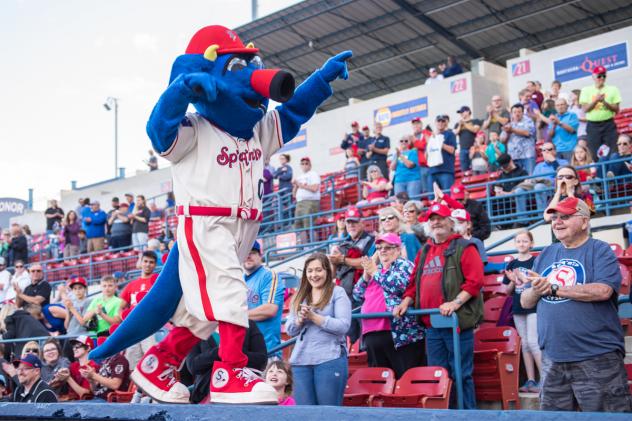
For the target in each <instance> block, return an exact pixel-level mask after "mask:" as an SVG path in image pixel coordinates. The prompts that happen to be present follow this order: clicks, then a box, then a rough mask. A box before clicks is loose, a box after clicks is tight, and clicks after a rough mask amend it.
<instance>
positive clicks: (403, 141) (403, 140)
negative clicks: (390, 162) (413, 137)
mask: <svg viewBox="0 0 632 421" xmlns="http://www.w3.org/2000/svg"><path fill="white" fill-rule="evenodd" d="M399 143H408V140H406V139H402V140H400V141H399Z"/></svg>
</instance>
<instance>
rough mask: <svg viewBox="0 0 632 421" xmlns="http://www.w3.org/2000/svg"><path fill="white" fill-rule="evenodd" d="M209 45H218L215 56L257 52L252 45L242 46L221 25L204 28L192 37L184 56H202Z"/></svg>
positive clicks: (228, 30) (232, 32) (232, 33)
mask: <svg viewBox="0 0 632 421" xmlns="http://www.w3.org/2000/svg"><path fill="white" fill-rule="evenodd" d="M211 45H218V46H219V48H218V49H217V54H218V55H219V54H234V53H246V54H255V53H257V52H259V49H258V48H254V47H253V46H252V44H248V45H247V46H244V44H243V42H241V39H239V36H237V33H236V32H235V31H233V30H232V29H228V28H226V27H225V26H221V25H211V26H206V27H204V28H202V29H200V30H199V31H197V32H196V33H195V35H193V38H191V41H189V45H188V47H187V49H186V51H185V54H204V53H205V52H206V49H207V48H208V47H210V46H211Z"/></svg>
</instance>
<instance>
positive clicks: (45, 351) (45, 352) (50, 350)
mask: <svg viewBox="0 0 632 421" xmlns="http://www.w3.org/2000/svg"><path fill="white" fill-rule="evenodd" d="M55 351H57V348H50V349H45V350H44V354H48V353H49V352H55Z"/></svg>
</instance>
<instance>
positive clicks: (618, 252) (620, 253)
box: [610, 243, 623, 257]
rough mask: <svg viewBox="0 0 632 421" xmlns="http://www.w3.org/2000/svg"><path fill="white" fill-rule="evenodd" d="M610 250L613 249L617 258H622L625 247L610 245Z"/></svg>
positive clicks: (615, 244)
mask: <svg viewBox="0 0 632 421" xmlns="http://www.w3.org/2000/svg"><path fill="white" fill-rule="evenodd" d="M610 248H611V249H612V251H613V252H614V255H615V256H617V257H621V256H623V247H621V246H620V245H619V244H617V243H611V244H610Z"/></svg>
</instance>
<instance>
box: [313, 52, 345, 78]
mask: <svg viewBox="0 0 632 421" xmlns="http://www.w3.org/2000/svg"><path fill="white" fill-rule="evenodd" d="M352 55H353V53H352V52H351V51H343V52H342V53H340V54H338V55H335V56H333V57H332V58H330V59H329V60H327V62H326V63H325V64H324V65H323V67H321V69H320V72H321V75H322V76H323V79H325V81H327V82H328V83H331V82H333V81H334V80H336V79H338V78H340V79H344V80H347V79H349V70H348V69H347V60H348V59H350V58H351V56H352Z"/></svg>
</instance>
